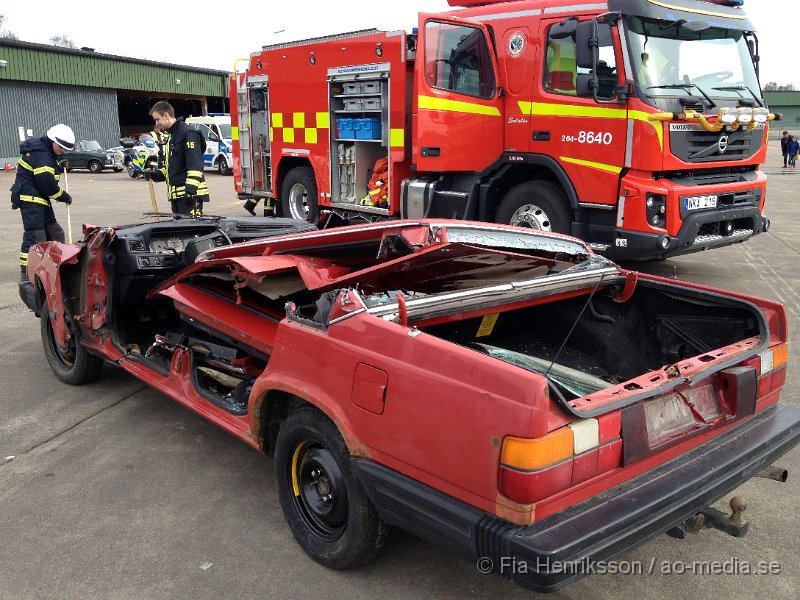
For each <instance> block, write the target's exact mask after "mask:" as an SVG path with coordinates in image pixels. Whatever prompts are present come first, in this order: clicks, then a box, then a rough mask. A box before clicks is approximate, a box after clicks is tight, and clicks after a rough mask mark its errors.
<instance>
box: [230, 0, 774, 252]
mask: <svg viewBox="0 0 800 600" xmlns="http://www.w3.org/2000/svg"><path fill="white" fill-rule="evenodd" d="M448 3H449V4H450V5H451V6H452V7H456V8H455V9H454V10H451V11H449V12H445V13H441V14H420V16H419V26H418V28H416V29H414V30H413V32H412V33H407V32H405V31H378V30H366V31H357V32H351V33H344V34H341V35H333V36H328V37H322V38H316V39H307V40H300V41H295V42H289V43H282V44H275V45H271V46H265V47H264V48H263V49H262V50H261V51H259V52H256V53H254V54H252V55H251V57H250V58H249V63H248V65H247V68H246V70H245V71H244V72H239V73H235V74H234V75H233V77H232V78H231V106H232V111H231V112H232V113H235V114H234V115H233V121H234V122H233V126H234V128H233V136H234V175H235V185H236V189H237V192H239V196H240V197H241V198H250V199H257V200H258V199H264V202H265V206H267V207H272V206H274V208H275V212H276V213H277V214H278V215H282V216H287V217H288V216H291V217H296V218H302V219H305V220H307V221H309V222H311V223H314V224H317V225H318V226H321V227H323V226H327V225H330V224H335V223H338V222H353V221H358V220H366V221H376V220H381V219H388V218H394V217H401V218H423V217H441V218H455V219H472V220H479V221H489V222H498V223H509V224H515V225H521V226H528V227H533V228H538V229H542V230H551V231H556V232H560V233H571V234H572V235H575V236H578V237H580V238H582V239H584V240H586V241H587V242H589V244H590V245H591V246H592V247H593V248H594V249H595V250H598V251H600V252H603V253H605V254H607V255H610V256H611V257H613V258H614V259H616V260H647V259H658V258H666V257H670V256H676V255H680V254H687V253H690V252H697V251H700V250H705V249H709V248H715V247H720V246H726V245H729V244H733V243H737V242H742V241H744V240H746V239H748V238H750V237H752V236H754V235H756V234H758V233H760V232H763V231H766V230H767V228H768V227H769V220H768V219H767V218H766V217H765V216H764V203H765V195H766V194H765V192H766V176H765V175H764V173H763V172H762V171H761V170H759V165H760V164H761V163H762V162H763V161H764V159H765V155H766V148H767V134H768V129H769V122H770V121H771V120H773V119H775V118H780V115H774V114H771V113H770V112H769V109H768V108H767V106H766V104H765V101H764V98H763V94H762V91H761V88H760V84H759V79H758V39H757V37H756V35H755V33H754V27H753V25H752V23H751V22H750V20H749V19H748V17H747V16H746V15H745V13H744V12H743V9H742V7H741V6H740V5H741V3H742V0H664V1H661V0H608V2H598V1H596V0H595V1H591V0H589V1H584V0H528V1H518V2H508V1H498V0H495V1H492V0H448ZM383 167H385V172H384V171H381V173H380V176H377V175H376V173H377V172H378V171H377V170H378V169H379V168H383Z"/></svg>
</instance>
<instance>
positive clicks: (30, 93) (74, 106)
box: [0, 81, 119, 167]
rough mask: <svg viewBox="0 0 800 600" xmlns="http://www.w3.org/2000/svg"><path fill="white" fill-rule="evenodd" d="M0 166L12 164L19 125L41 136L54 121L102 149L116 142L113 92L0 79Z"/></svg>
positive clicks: (16, 149) (117, 124)
mask: <svg viewBox="0 0 800 600" xmlns="http://www.w3.org/2000/svg"><path fill="white" fill-rule="evenodd" d="M0 107H2V110H0V167H2V165H4V164H5V163H6V162H11V163H12V164H16V160H17V158H18V157H19V143H20V139H19V128H20V127H24V128H25V131H26V133H27V130H28V129H31V130H32V131H33V137H40V136H42V135H44V134H45V133H46V132H47V130H48V129H49V128H50V127H51V126H52V125H54V124H56V123H64V124H66V125H69V126H70V127H72V130H73V131H74V132H75V136H76V137H77V138H78V139H93V140H97V141H98V142H100V145H101V146H103V147H104V148H110V147H111V146H118V145H119V139H118V136H119V116H118V109H117V93H116V91H115V90H111V89H103V88H89V87H78V86H72V85H54V84H44V83H31V82H26V81H2V82H0Z"/></svg>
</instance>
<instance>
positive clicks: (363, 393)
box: [351, 363, 389, 415]
mask: <svg viewBox="0 0 800 600" xmlns="http://www.w3.org/2000/svg"><path fill="white" fill-rule="evenodd" d="M388 383H389V381H388V376H387V375H386V371H381V370H380V369H376V368H375V367H371V366H369V365H368V364H366V363H358V364H357V365H356V372H355V375H353V394H352V396H351V398H352V400H353V404H355V405H356V406H359V407H361V408H363V409H364V410H368V411H369V412H371V413H375V414H376V415H382V414H383V407H384V405H385V402H386V387H387V385H388Z"/></svg>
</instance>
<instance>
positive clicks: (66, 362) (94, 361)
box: [39, 302, 104, 385]
mask: <svg viewBox="0 0 800 600" xmlns="http://www.w3.org/2000/svg"><path fill="white" fill-rule="evenodd" d="M39 320H40V321H41V333H42V346H43V347H44V355H45V358H46V359H47V364H49V365H50V369H51V370H52V371H53V373H54V374H55V376H56V378H57V379H58V380H59V381H63V382H64V383H68V384H69V385H81V384H84V383H90V382H92V381H95V380H96V379H97V378H98V377H100V373H101V372H102V370H103V362H104V361H103V359H102V358H98V357H97V356H94V355H92V354H89V352H88V351H87V350H86V348H84V347H83V346H81V345H80V343H78V339H77V337H76V335H75V331H74V330H73V331H71V334H72V335H70V339H69V341H68V342H67V347H66V348H59V347H58V344H57V343H56V340H55V337H54V335H53V324H52V323H51V321H50V316H49V315H48V313H47V303H46V302H45V304H44V307H43V310H42V316H41V317H40V318H39ZM70 327H72V326H71V325H70Z"/></svg>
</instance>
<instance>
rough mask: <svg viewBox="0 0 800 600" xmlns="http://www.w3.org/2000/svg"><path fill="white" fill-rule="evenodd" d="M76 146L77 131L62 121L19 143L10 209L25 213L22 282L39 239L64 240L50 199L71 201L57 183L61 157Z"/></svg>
mask: <svg viewBox="0 0 800 600" xmlns="http://www.w3.org/2000/svg"><path fill="white" fill-rule="evenodd" d="M74 147H75V134H74V133H73V131H72V129H70V128H69V127H68V126H67V125H64V124H62V123H59V124H58V125H53V126H52V127H51V128H50V129H48V130H47V135H45V136H43V137H40V138H31V139H29V140H26V141H24V142H22V143H21V144H20V145H19V153H20V157H19V162H18V166H17V176H16V179H15V180H14V185H13V186H11V208H12V209H14V210H17V209H19V212H20V215H21V216H22V227H23V229H24V231H23V234H22V246H21V247H20V251H19V268H20V281H22V282H25V281H27V280H28V276H27V268H28V249H29V248H30V247H31V246H32V245H33V244H37V243H39V242H46V241H56V242H63V241H64V230H63V229H61V226H60V225H59V224H58V221H57V220H56V215H55V212H53V206H52V204H51V202H52V201H53V200H55V201H57V202H64V203H65V204H72V197H71V196H70V195H69V194H68V193H67V192H65V191H64V190H63V189H61V188H60V187H59V185H58V180H59V177H60V175H61V173H62V168H61V165H59V164H58V157H59V156H61V155H62V154H64V152H66V151H67V150H72V149H73V148H74Z"/></svg>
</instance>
